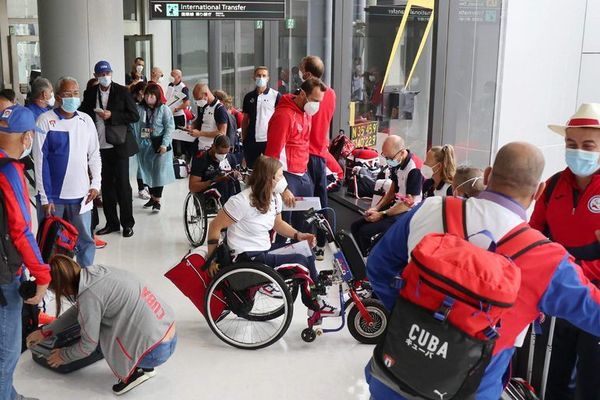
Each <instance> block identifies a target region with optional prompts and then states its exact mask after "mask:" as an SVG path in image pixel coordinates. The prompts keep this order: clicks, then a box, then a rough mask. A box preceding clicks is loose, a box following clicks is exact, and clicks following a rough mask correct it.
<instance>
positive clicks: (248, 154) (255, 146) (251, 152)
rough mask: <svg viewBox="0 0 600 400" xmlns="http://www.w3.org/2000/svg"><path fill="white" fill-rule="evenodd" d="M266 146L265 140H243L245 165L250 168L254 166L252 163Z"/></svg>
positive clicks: (262, 152)
mask: <svg viewBox="0 0 600 400" xmlns="http://www.w3.org/2000/svg"><path fill="white" fill-rule="evenodd" d="M266 148H267V142H255V141H253V140H247V141H245V142H244V158H245V159H246V166H247V167H248V168H250V169H252V168H253V167H254V163H255V162H256V160H258V157H260V155H261V154H264V152H265V149H266Z"/></svg>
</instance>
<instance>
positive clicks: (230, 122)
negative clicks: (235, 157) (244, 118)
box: [227, 112, 240, 153]
mask: <svg viewBox="0 0 600 400" xmlns="http://www.w3.org/2000/svg"><path fill="white" fill-rule="evenodd" d="M227 138H228V139H229V143H230V145H231V149H232V151H231V152H232V153H235V152H237V151H239V148H240V135H238V126H237V122H236V120H235V117H234V116H233V115H232V114H231V113H230V112H228V113H227Z"/></svg>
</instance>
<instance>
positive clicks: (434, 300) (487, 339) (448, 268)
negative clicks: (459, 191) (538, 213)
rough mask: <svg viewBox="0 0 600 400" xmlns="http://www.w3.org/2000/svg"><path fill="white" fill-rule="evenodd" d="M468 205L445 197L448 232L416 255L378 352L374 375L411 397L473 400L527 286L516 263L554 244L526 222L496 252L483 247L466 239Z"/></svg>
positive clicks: (425, 242) (400, 283)
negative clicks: (503, 320) (502, 328)
mask: <svg viewBox="0 0 600 400" xmlns="http://www.w3.org/2000/svg"><path fill="white" fill-rule="evenodd" d="M465 205H466V203H465V202H464V200H461V199H456V198H449V197H446V198H444V200H443V208H442V213H443V225H444V232H446V233H443V234H440V233H431V234H428V235H426V236H425V237H423V239H422V240H421V241H420V242H419V243H418V244H417V246H416V247H415V248H414V250H413V251H412V254H411V259H410V261H409V263H408V264H407V266H406V268H405V269H404V271H403V272H402V275H401V277H400V278H399V279H397V282H396V287H397V288H398V289H399V297H398V300H397V302H396V305H395V306H394V309H393V310H392V315H391V317H390V319H389V323H388V327H387V330H386V332H385V334H384V337H383V340H382V341H381V342H380V343H379V344H378V345H377V347H376V348H375V351H374V355H373V362H372V370H373V375H374V376H376V377H377V378H378V379H380V380H381V381H383V382H385V383H386V384H387V385H388V386H389V387H390V388H392V389H393V390H395V391H396V392H398V393H400V394H403V395H404V396H405V397H407V398H415V397H416V398H420V399H421V398H422V399H428V400H439V399H440V398H443V399H445V400H452V399H456V400H458V399H461V400H463V399H473V398H474V395H475V393H476V391H477V389H478V387H479V384H480V382H481V378H482V376H483V374H484V372H485V369H486V367H487V365H488V363H489V362H490V359H491V357H492V353H493V350H494V345H495V342H496V338H497V337H498V333H497V331H496V328H498V327H499V325H500V320H501V318H502V316H503V315H504V314H505V313H506V312H507V311H508V310H509V309H510V308H511V307H512V305H513V304H514V302H515V301H516V299H517V295H518V292H519V287H520V285H521V273H520V269H519V268H518V267H517V266H516V265H515V264H514V262H513V260H514V259H516V258H518V257H520V256H521V255H523V254H525V253H526V252H527V251H529V250H531V249H533V248H535V247H537V246H539V245H541V244H545V243H548V240H546V239H545V238H544V237H543V236H542V234H541V233H539V232H537V231H535V230H533V229H532V228H530V227H529V225H527V224H526V223H523V224H521V225H519V226H517V227H516V228H515V229H513V230H512V231H511V232H509V233H508V234H507V235H506V236H505V238H503V239H502V240H500V241H499V242H498V243H497V248H495V251H492V250H485V249H482V248H480V247H477V246H475V245H474V244H471V243H470V242H468V240H467V239H468V236H467V232H466V228H465V227H466V220H465ZM480 233H486V232H485V231H484V232H480ZM491 247H492V248H493V247H494V244H492V246H491ZM515 249H519V251H515ZM507 253H508V254H507ZM424 371H427V373H424Z"/></svg>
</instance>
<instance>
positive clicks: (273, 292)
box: [258, 283, 283, 299]
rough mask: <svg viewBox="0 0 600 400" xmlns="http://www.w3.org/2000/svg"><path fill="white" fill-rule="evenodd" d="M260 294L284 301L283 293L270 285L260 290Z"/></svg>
mask: <svg viewBox="0 0 600 400" xmlns="http://www.w3.org/2000/svg"><path fill="white" fill-rule="evenodd" d="M258 292H259V293H261V294H264V295H265V296H269V297H272V298H274V299H283V294H281V291H280V290H279V289H278V288H276V287H275V286H273V285H271V284H270V283H269V284H267V285H264V286H263V287H261V288H260V289H258Z"/></svg>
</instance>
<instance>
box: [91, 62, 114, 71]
mask: <svg viewBox="0 0 600 400" xmlns="http://www.w3.org/2000/svg"><path fill="white" fill-rule="evenodd" d="M94 72H95V73H96V74H101V73H103V72H113V70H112V68H111V66H110V64H109V63H108V61H98V62H97V63H96V65H95V66H94Z"/></svg>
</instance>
